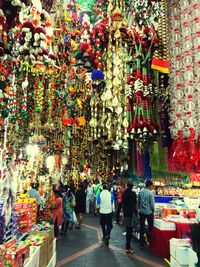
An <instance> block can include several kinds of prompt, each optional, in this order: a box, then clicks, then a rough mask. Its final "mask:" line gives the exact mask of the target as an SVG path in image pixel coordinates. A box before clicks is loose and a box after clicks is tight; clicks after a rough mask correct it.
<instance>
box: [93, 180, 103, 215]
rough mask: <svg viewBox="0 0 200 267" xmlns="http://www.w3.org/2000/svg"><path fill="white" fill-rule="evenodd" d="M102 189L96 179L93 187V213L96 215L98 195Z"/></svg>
mask: <svg viewBox="0 0 200 267" xmlns="http://www.w3.org/2000/svg"><path fill="white" fill-rule="evenodd" d="M101 191H102V184H101V181H98V182H97V184H96V186H95V187H94V193H95V211H94V215H97V214H98V212H99V205H98V203H97V200H98V197H99V195H100V193H101Z"/></svg>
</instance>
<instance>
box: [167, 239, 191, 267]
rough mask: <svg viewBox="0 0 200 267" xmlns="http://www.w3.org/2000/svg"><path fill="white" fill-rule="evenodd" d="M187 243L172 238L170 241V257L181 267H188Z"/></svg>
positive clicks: (186, 241) (186, 240)
mask: <svg viewBox="0 0 200 267" xmlns="http://www.w3.org/2000/svg"><path fill="white" fill-rule="evenodd" d="M188 242H189V241H188V239H185V240H184V239H177V238H172V239H171V240H170V255H171V256H172V257H173V258H174V259H175V260H176V261H177V263H178V264H179V265H181V266H188V265H189V247H188V246H186V245H187V244H189V243H188Z"/></svg>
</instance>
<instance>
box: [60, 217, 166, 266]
mask: <svg viewBox="0 0 200 267" xmlns="http://www.w3.org/2000/svg"><path fill="white" fill-rule="evenodd" d="M123 230H124V229H123V227H122V226H118V225H114V228H113V230H112V234H111V240H110V245H109V247H107V246H105V245H104V244H103V243H102V242H101V241H100V238H101V230H100V225H99V219H98V217H94V216H93V215H89V216H86V218H85V220H84V225H83V227H82V229H81V230H69V231H68V233H67V236H65V237H62V238H61V239H60V240H58V241H57V267H61V266H68V267H126V266H127V267H128V266H132V267H165V266H168V265H167V264H166V263H165V261H164V260H163V259H160V258H158V257H156V256H154V255H153V254H152V253H151V252H149V251H148V249H147V248H146V249H145V250H144V251H141V250H140V249H139V244H138V241H137V240H133V244H132V248H133V249H134V252H135V253H134V254H133V255H131V256H127V254H125V253H124V244H125V237H124V236H123V234H122V233H123Z"/></svg>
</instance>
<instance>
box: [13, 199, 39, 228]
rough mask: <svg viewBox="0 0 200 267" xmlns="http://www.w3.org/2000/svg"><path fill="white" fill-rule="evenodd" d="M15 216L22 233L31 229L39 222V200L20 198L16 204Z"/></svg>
mask: <svg viewBox="0 0 200 267" xmlns="http://www.w3.org/2000/svg"><path fill="white" fill-rule="evenodd" d="M14 210H15V214H16V216H17V218H18V225H19V229H20V232H21V233H24V232H27V231H29V230H30V229H31V226H32V224H35V223H36V220H37V200H36V199H33V198H27V197H26V198H19V199H18V200H17V202H16V203H15V204H14Z"/></svg>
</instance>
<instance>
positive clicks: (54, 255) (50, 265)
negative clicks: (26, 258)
mask: <svg viewBox="0 0 200 267" xmlns="http://www.w3.org/2000/svg"><path fill="white" fill-rule="evenodd" d="M55 266H56V253H54V254H53V256H52V258H51V260H50V262H49V264H48V266H47V267H55Z"/></svg>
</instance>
